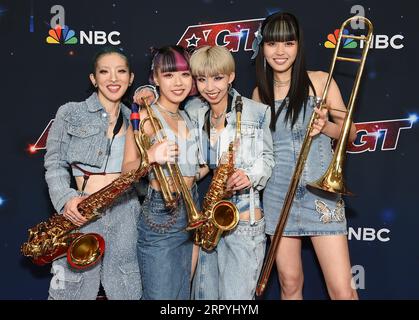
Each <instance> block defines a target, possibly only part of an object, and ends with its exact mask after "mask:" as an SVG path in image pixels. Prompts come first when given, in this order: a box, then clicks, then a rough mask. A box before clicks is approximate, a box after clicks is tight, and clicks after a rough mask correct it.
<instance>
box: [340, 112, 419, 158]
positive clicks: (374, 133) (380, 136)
mask: <svg viewBox="0 0 419 320" xmlns="http://www.w3.org/2000/svg"><path fill="white" fill-rule="evenodd" d="M417 120H418V117H417V115H411V116H410V117H409V118H406V119H395V120H384V121H373V122H359V123H355V127H356V132H357V138H356V139H355V141H354V142H353V143H352V144H351V145H350V146H349V147H348V149H347V152H348V153H363V152H366V151H369V152H373V151H376V150H377V146H378V149H379V150H381V151H392V150H396V148H397V144H398V142H399V136H400V132H401V130H406V129H411V128H412V126H413V123H415V122H416V121H417ZM379 142H380V146H379Z"/></svg>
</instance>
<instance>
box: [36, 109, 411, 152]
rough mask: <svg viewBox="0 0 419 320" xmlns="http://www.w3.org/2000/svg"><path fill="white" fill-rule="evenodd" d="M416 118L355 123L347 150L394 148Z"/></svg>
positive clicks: (41, 145) (39, 145) (42, 140)
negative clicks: (355, 135) (353, 138)
mask: <svg viewBox="0 0 419 320" xmlns="http://www.w3.org/2000/svg"><path fill="white" fill-rule="evenodd" d="M417 120H418V116H417V115H411V116H410V117H409V118H406V119H395V120H384V121H372V122H359V123H355V127H356V131H357V138H356V139H355V141H354V142H353V143H352V144H351V145H349V146H348V149H347V152H348V153H363V152H367V151H369V152H373V151H377V150H381V151H392V150H396V149H397V144H398V142H399V136H400V132H401V130H406V129H411V128H412V126H413V123H415V122H416V121H417ZM53 121H54V120H50V122H49V123H48V124H47V126H46V127H45V129H44V131H42V133H41V135H40V136H39V138H38V140H37V141H36V143H35V144H32V145H30V146H29V150H28V151H29V152H30V153H36V152H37V151H38V150H44V149H45V148H46V141H47V137H48V132H49V129H50V128H51V125H52V123H53ZM379 142H380V144H379Z"/></svg>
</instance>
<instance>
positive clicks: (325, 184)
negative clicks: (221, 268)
mask: <svg viewBox="0 0 419 320" xmlns="http://www.w3.org/2000/svg"><path fill="white" fill-rule="evenodd" d="M355 20H361V21H363V22H364V23H365V25H366V26H367V27H368V32H367V35H366V36H365V35H361V36H354V35H345V34H343V31H344V30H345V27H346V26H347V25H348V24H350V23H351V22H352V21H355ZM372 33H373V25H372V23H371V21H370V20H368V19H367V18H365V17H361V16H354V17H351V18H349V19H347V20H346V21H345V22H343V23H342V25H341V27H340V31H339V36H338V39H337V43H336V49H335V52H334V55H333V59H332V63H331V65H330V70H329V76H328V78H327V81H326V85H325V89H324V91H323V96H322V98H321V99H320V100H319V101H317V102H318V105H319V108H320V109H321V108H325V107H326V106H325V104H324V103H325V101H326V97H327V93H328V90H329V86H330V83H331V81H332V76H333V72H334V69H335V65H336V61H346V62H352V63H357V64H359V68H358V71H357V74H356V77H355V83H354V85H353V88H352V93H351V96H350V98H349V103H348V108H347V111H346V116H345V119H344V122H343V125H342V130H341V133H340V136H339V140H338V142H337V145H336V150H335V153H334V156H333V159H332V161H331V163H330V165H329V168H328V169H327V171H326V173H325V174H324V176H323V177H322V178H320V179H319V180H317V181H316V182H313V183H309V184H308V186H310V187H314V188H318V189H322V190H325V191H328V192H334V193H339V194H344V195H349V194H351V193H350V192H349V191H347V190H346V187H345V185H344V178H343V166H344V162H345V153H346V145H347V143H348V138H349V134H350V129H351V124H352V119H353V111H354V104H355V100H356V97H357V94H358V89H359V85H360V81H361V77H362V72H363V70H364V66H365V61H366V58H367V54H368V50H369V48H370V44H371V40H372ZM342 39H355V40H360V41H365V44H364V47H363V50H362V55H361V58H359V59H355V58H348V57H342V56H338V54H339V49H340V46H341V42H342ZM317 118H318V116H317V114H316V113H315V112H313V114H312V116H311V118H310V122H309V124H308V127H307V131H306V134H305V137H304V141H303V143H302V146H301V151H300V155H299V157H298V159H297V163H296V165H295V169H294V173H293V176H292V178H291V182H290V185H289V187H288V191H287V194H286V196H285V200H284V205H283V207H282V210H281V218H280V220H279V222H278V225H277V226H276V230H275V234H274V236H273V238H272V242H271V245H270V247H269V252H268V255H267V257H266V260H265V263H264V265H263V268H262V272H261V276H260V278H259V282H258V285H257V288H256V295H258V296H260V295H262V294H263V292H264V290H265V288H266V284H267V282H268V279H269V275H270V273H271V270H272V266H273V264H274V261H275V255H276V251H277V248H278V245H279V242H280V240H281V237H282V233H283V231H284V228H285V225H286V222H287V219H288V215H289V212H290V210H291V207H292V203H293V200H294V196H295V192H296V189H297V186H298V182H299V180H300V177H301V174H302V171H303V168H304V164H305V161H306V159H307V156H308V153H309V151H310V146H311V142H312V140H313V138H312V137H311V136H310V131H311V129H312V125H313V123H314V121H315V120H316V119H317Z"/></svg>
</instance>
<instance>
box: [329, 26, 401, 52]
mask: <svg viewBox="0 0 419 320" xmlns="http://www.w3.org/2000/svg"><path fill="white" fill-rule="evenodd" d="M343 33H344V34H349V31H348V30H346V29H344V30H343ZM338 37H339V29H336V30H335V31H334V32H333V33H330V34H329V35H328V36H327V40H326V41H325V42H324V46H325V48H329V49H334V48H336V43H337V39H338ZM403 39H404V37H403V36H402V35H401V34H396V35H394V36H388V35H385V34H376V35H374V36H373V37H372V41H371V46H370V48H371V49H388V48H389V47H391V48H393V49H396V50H400V49H402V48H404V44H403V43H402V40H403ZM342 43H343V48H345V49H354V48H358V46H359V48H360V49H363V48H364V43H365V41H364V40H361V41H360V42H359V43H358V42H357V41H356V40H354V39H344V40H343V41H342Z"/></svg>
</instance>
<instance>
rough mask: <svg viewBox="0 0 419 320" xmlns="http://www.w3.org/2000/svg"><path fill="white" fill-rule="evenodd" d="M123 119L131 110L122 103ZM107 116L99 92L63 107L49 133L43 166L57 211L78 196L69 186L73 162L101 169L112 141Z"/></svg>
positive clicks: (126, 117) (127, 116)
mask: <svg viewBox="0 0 419 320" xmlns="http://www.w3.org/2000/svg"><path fill="white" fill-rule="evenodd" d="M121 112H122V114H123V117H124V122H125V123H128V121H129V117H130V110H129V108H127V107H124V105H121ZM108 121H109V120H108V117H107V113H106V111H105V109H104V108H103V106H102V105H101V104H100V102H99V99H98V96H97V93H93V94H92V95H91V96H90V97H89V98H88V99H86V100H85V101H82V102H68V103H66V104H64V105H63V106H61V107H60V108H59V109H58V111H57V115H56V117H55V120H54V123H53V124H52V126H51V129H50V131H49V134H48V139H47V152H46V154H45V162H44V166H45V169H46V173H45V179H46V181H47V184H48V189H49V194H50V197H51V201H52V204H53V205H54V208H55V209H56V210H57V212H61V211H62V210H63V208H64V205H65V204H66V203H67V201H68V200H70V199H71V198H73V197H76V196H77V195H78V193H77V191H76V190H75V189H72V188H70V180H71V174H70V164H71V163H73V162H79V163H83V164H86V165H89V166H94V167H98V168H100V167H101V166H102V164H103V162H104V161H105V157H106V150H107V148H109V144H110V141H109V139H108V137H107V130H108Z"/></svg>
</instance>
